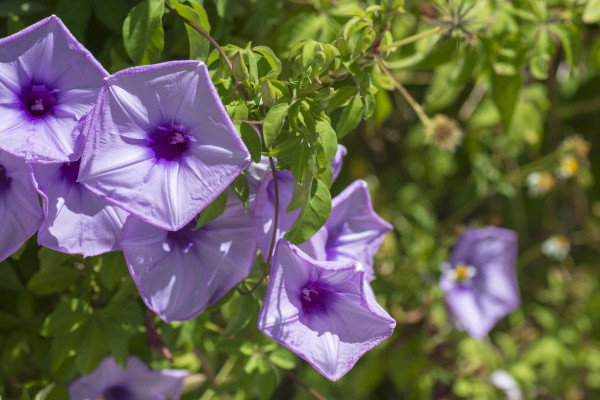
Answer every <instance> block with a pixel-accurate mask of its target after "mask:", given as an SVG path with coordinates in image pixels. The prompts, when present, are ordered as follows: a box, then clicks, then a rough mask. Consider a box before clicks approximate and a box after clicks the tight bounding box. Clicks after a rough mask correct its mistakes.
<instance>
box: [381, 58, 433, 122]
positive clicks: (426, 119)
mask: <svg viewBox="0 0 600 400" xmlns="http://www.w3.org/2000/svg"><path fill="white" fill-rule="evenodd" d="M373 56H374V57H375V59H376V60H377V63H378V64H379V66H380V67H381V69H382V70H383V72H385V74H386V75H387V76H388V77H389V78H390V79H391V80H392V81H393V82H394V85H395V86H396V89H398V91H399V92H400V93H401V94H402V96H403V97H404V99H406V101H407V102H408V104H410V106H411V107H412V109H413V110H414V111H415V114H417V116H418V117H419V119H420V120H421V122H422V123H423V125H425V126H428V125H430V124H431V119H429V117H428V116H427V114H426V113H425V110H423V107H421V105H420V104H419V103H417V101H416V100H415V99H414V98H413V97H412V96H411V95H410V93H409V92H408V90H406V88H405V87H404V85H402V83H400V81H399V80H398V78H396V75H394V74H393V73H392V71H390V70H389V68H388V67H387V65H385V63H384V62H383V59H382V58H381V54H379V49H375V51H373Z"/></svg>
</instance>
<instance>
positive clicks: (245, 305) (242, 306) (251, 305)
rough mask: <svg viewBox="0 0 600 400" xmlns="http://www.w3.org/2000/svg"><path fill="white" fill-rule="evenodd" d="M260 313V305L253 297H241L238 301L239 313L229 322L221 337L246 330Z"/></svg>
mask: <svg viewBox="0 0 600 400" xmlns="http://www.w3.org/2000/svg"><path fill="white" fill-rule="evenodd" d="M257 313H258V304H257V302H256V299H254V297H252V296H241V295H240V297H238V300H237V313H236V314H235V315H234V316H233V318H231V319H230V320H229V322H227V325H226V326H225V330H224V331H223V334H222V335H221V337H224V338H226V337H228V336H231V335H235V334H236V333H238V332H239V331H241V330H242V329H244V328H245V327H246V326H247V325H248V323H249V322H250V321H251V320H252V318H254V316H255V315H256V314H257Z"/></svg>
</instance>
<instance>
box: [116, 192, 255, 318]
mask: <svg viewBox="0 0 600 400" xmlns="http://www.w3.org/2000/svg"><path fill="white" fill-rule="evenodd" d="M195 227H196V221H192V222H190V223H189V224H188V225H187V226H185V227H184V228H182V229H180V230H178V231H166V230H162V229H160V228H157V227H154V226H152V225H149V224H147V223H145V222H144V221H141V220H139V219H137V218H135V217H133V216H130V217H129V218H128V219H127V222H126V223H125V227H124V229H123V236H122V238H121V247H122V249H123V254H124V255H125V260H126V261H127V265H128V267H129V272H130V273H131V276H132V277H133V280H134V282H135V283H136V285H137V287H138V290H139V291H140V294H141V296H142V298H143V299H144V302H145V303H146V305H147V306H148V308H150V309H152V310H153V311H154V312H155V313H156V314H158V315H159V316H160V317H161V318H162V319H163V320H164V321H167V322H170V321H185V320H189V319H192V318H194V317H196V316H198V315H199V314H201V313H202V312H203V311H204V310H205V308H206V307H207V306H209V305H213V304H215V303H216V302H217V301H218V300H219V299H220V298H221V297H223V295H225V294H226V293H227V292H229V291H230V290H231V289H232V288H233V287H235V285H237V284H238V283H239V282H240V281H241V280H242V279H244V278H246V276H248V274H249V273H250V270H251V269H252V266H253V264H254V261H255V259H256V239H255V236H254V235H255V228H254V224H253V220H252V213H251V211H248V212H246V213H244V207H243V205H242V204H241V202H240V201H239V199H238V198H237V196H236V195H235V194H234V193H232V192H231V193H229V197H228V200H227V206H226V208H225V211H224V213H223V214H222V215H220V216H219V217H218V218H216V219H215V220H213V221H211V222H209V223H208V224H206V225H204V226H202V227H200V228H199V229H194V228H195Z"/></svg>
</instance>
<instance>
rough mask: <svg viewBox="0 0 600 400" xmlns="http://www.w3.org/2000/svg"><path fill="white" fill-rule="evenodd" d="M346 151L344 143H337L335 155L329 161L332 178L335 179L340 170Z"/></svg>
mask: <svg viewBox="0 0 600 400" xmlns="http://www.w3.org/2000/svg"><path fill="white" fill-rule="evenodd" d="M346 153H348V150H346V147H345V146H344V145H341V144H338V147H337V152H336V153H335V157H334V158H333V161H332V162H331V169H332V171H333V180H334V181H335V180H336V179H337V177H338V176H339V174H340V171H341V170H342V162H343V161H344V156H345V155H346Z"/></svg>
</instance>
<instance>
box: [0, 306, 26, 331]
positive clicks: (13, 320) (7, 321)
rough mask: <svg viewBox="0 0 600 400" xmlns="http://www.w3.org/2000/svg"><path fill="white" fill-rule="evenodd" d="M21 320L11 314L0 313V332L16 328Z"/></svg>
mask: <svg viewBox="0 0 600 400" xmlns="http://www.w3.org/2000/svg"><path fill="white" fill-rule="evenodd" d="M20 323H21V320H20V319H19V318H17V317H15V316H14V315H12V314H9V313H7V312H4V311H0V331H9V330H11V329H14V328H16V327H17V326H19V324H20Z"/></svg>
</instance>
